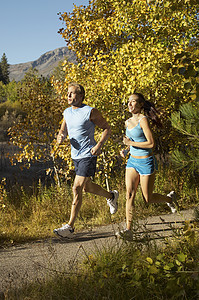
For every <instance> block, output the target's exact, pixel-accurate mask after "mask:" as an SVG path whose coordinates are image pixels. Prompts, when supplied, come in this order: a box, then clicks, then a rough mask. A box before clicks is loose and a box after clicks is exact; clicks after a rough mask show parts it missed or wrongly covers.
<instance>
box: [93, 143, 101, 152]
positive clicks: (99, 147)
mask: <svg viewBox="0 0 199 300" xmlns="http://www.w3.org/2000/svg"><path fill="white" fill-rule="evenodd" d="M101 147H102V146H101V145H100V143H97V144H96V145H95V146H94V147H93V148H92V149H91V154H92V155H99V154H100V153H101Z"/></svg>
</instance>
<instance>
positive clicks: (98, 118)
mask: <svg viewBox="0 0 199 300" xmlns="http://www.w3.org/2000/svg"><path fill="white" fill-rule="evenodd" d="M90 121H92V122H93V123H94V124H95V125H97V126H98V127H99V128H101V129H103V132H102V134H101V137H100V140H99V141H98V143H97V145H96V146H95V147H93V148H92V150H91V153H92V154H93V155H98V154H100V151H101V148H102V146H103V145H104V143H105V141H106V140H107V139H108V138H109V136H110V135H111V127H110V125H109V124H108V122H107V121H106V119H105V118H104V117H103V116H102V114H101V113H100V112H99V111H98V110H97V109H96V108H93V109H92V111H91V115H90Z"/></svg>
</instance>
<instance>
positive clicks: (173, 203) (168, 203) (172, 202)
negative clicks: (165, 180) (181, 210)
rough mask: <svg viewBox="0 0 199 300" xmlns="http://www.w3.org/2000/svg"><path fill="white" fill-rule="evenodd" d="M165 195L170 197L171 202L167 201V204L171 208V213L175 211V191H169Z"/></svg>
mask: <svg viewBox="0 0 199 300" xmlns="http://www.w3.org/2000/svg"><path fill="white" fill-rule="evenodd" d="M167 197H169V198H171V199H172V201H171V202H167V205H168V207H169V208H170V209H171V212H172V214H175V213H176V212H177V209H176V208H177V201H176V193H175V192H174V191H171V192H170V193H169V194H167Z"/></svg>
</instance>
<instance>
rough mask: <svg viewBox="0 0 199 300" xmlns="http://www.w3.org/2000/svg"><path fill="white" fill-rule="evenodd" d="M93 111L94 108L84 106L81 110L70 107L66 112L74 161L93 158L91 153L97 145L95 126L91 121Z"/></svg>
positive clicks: (65, 117) (65, 116)
mask: <svg viewBox="0 0 199 300" xmlns="http://www.w3.org/2000/svg"><path fill="white" fill-rule="evenodd" d="M92 109H93V107H90V106H88V105H86V104H82V106H81V107H79V108H76V109H73V108H72V107H68V108H66V109H65V111H64V114H63V115H64V119H65V121H66V126H67V131H68V136H69V139H70V143H71V157H72V159H81V158H85V157H91V156H92V154H91V152H90V151H91V149H92V148H93V147H94V146H95V145H96V141H95V139H94V132H95V124H94V123H93V122H91V121H90V114H91V110H92Z"/></svg>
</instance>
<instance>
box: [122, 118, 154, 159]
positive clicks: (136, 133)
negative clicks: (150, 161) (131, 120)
mask: <svg viewBox="0 0 199 300" xmlns="http://www.w3.org/2000/svg"><path fill="white" fill-rule="evenodd" d="M143 118H146V117H143ZM141 119H142V118H141ZM141 119H140V120H139V122H138V124H137V125H136V126H135V127H133V128H132V129H128V124H127V127H126V136H127V137H128V138H129V139H130V140H131V141H134V142H146V140H147V139H146V137H145V135H144V132H143V130H142V128H141V127H140V121H141ZM151 153H152V149H151V148H138V147H134V146H130V154H131V155H135V156H145V155H149V154H151Z"/></svg>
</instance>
